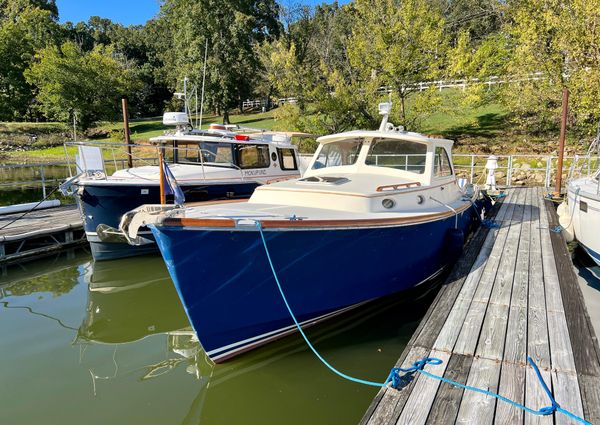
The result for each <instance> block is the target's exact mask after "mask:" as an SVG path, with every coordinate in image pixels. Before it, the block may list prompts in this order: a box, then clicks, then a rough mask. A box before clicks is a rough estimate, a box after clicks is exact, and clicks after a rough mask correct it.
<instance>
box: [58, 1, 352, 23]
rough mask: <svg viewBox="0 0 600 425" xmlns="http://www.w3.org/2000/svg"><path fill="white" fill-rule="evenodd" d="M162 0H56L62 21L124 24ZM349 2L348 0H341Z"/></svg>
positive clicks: (149, 13) (152, 11)
mask: <svg viewBox="0 0 600 425" xmlns="http://www.w3.org/2000/svg"><path fill="white" fill-rule="evenodd" d="M327 1H330V2H331V1H332V0H303V1H294V0H284V1H282V3H283V4H289V3H306V4H312V5H314V4H319V3H323V2H327ZM159 2H160V0H56V4H57V5H58V14H59V18H60V21H61V22H67V21H71V22H74V23H76V22H79V21H87V20H88V19H89V18H90V16H100V17H102V18H108V19H110V20H111V21H113V22H118V23H120V24H123V25H138V24H144V23H145V22H146V21H147V20H148V19H150V18H152V17H154V16H155V15H156V13H157V12H158V9H159ZM339 3H347V0H342V1H339Z"/></svg>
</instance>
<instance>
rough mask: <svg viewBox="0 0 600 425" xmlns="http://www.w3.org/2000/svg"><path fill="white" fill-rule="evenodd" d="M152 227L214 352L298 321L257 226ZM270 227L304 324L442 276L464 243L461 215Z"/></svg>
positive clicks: (249, 343)
mask: <svg viewBox="0 0 600 425" xmlns="http://www.w3.org/2000/svg"><path fill="white" fill-rule="evenodd" d="M472 219H473V209H466V210H464V211H463V212H461V213H460V214H459V216H458V227H459V229H460V230H462V231H464V232H466V231H468V229H469V226H470V224H471V223H472ZM151 229H152V232H153V233H154V236H155V238H156V240H157V241H158V245H159V248H160V250H161V252H162V255H163V257H164V259H165V262H166V264H167V267H168V269H169V272H170V274H171V277H172V279H173V282H174V283H175V286H176V288H177V291H178V293H179V296H180V298H181V300H182V301H183V305H184V307H185V310H186V312H187V315H188V317H189V319H190V322H191V324H192V326H193V328H194V330H195V331H196V333H197V335H198V338H199V340H200V341H201V343H202V346H203V348H204V349H205V351H206V352H207V354H208V355H209V356H210V358H211V359H212V360H213V361H215V362H221V361H224V360H226V359H228V358H230V357H232V356H234V355H237V354H240V353H242V352H244V351H247V350H249V349H252V348H254V347H257V346H259V345H262V344H265V343H267V342H269V341H271V340H274V339H277V338H280V337H282V336H284V335H287V334H288V333H290V332H293V331H294V330H295V326H294V324H293V321H292V318H291V317H290V314H289V312H288V311H287V309H286V307H285V305H284V302H283V300H282V298H281V295H280V294H279V292H278V290H277V286H276V283H275V280H274V277H273V274H272V272H271V269H270V267H269V263H268V261H267V257H266V255H265V249H264V246H263V244H262V241H261V238H260V234H259V232H258V231H257V230H241V231H206V230H201V229H198V230H196V231H189V228H185V227H168V226H161V227H156V226H151ZM185 229H187V230H185ZM264 234H265V238H266V241H267V244H268V248H269V251H270V252H271V256H272V260H273V263H274V266H275V268H276V270H277V273H278V276H279V279H280V281H281V284H282V286H283V289H284V291H285V293H286V297H287V298H288V300H289V302H290V304H291V306H292V309H293V310H294V313H295V314H296V316H297V318H298V319H299V320H300V321H301V322H304V324H309V323H310V322H316V321H318V320H319V319H324V318H327V317H330V316H332V315H334V314H336V313H340V312H343V311H345V310H347V309H349V308H352V307H355V306H358V305H360V304H361V303H364V302H365V301H369V300H374V299H377V298H380V297H383V296H386V295H390V294H393V293H396V292H400V291H403V290H407V289H410V288H414V287H415V286H417V285H419V284H421V283H424V282H426V281H428V280H430V279H432V278H434V277H435V276H437V275H438V274H440V273H441V272H442V270H443V269H444V267H446V266H447V265H448V263H449V262H450V261H451V260H452V259H453V258H455V255H456V253H457V251H458V252H460V248H461V246H460V243H461V242H462V240H461V241H459V243H458V244H457V241H456V239H455V238H453V235H454V234H455V217H454V215H450V216H449V217H447V218H443V219H439V220H435V221H431V222H426V223H421V224H415V225H407V226H394V227H368V228H356V229H344V230H320V231H315V230H310V229H307V230H300V229H299V230H290V231H268V230H265V232H264ZM199 247H207V249H200V248H199Z"/></svg>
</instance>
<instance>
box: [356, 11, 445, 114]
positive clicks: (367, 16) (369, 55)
mask: <svg viewBox="0 0 600 425" xmlns="http://www.w3.org/2000/svg"><path fill="white" fill-rule="evenodd" d="M354 11H355V14H356V17H355V21H354V27H353V32H352V37H351V38H350V40H349V44H348V52H349V59H350V62H351V64H352V66H353V67H354V68H355V69H356V70H357V72H360V74H361V77H362V80H363V81H365V82H366V81H369V80H372V81H376V82H377V84H379V85H380V86H386V87H388V88H389V89H391V90H392V91H393V93H394V95H395V96H397V98H398V99H399V102H400V117H399V118H400V123H401V124H404V125H406V124H411V123H410V122H409V121H408V120H407V118H408V116H407V111H406V100H407V98H408V97H409V95H411V94H413V93H415V94H416V93H418V89H417V88H415V87H414V86H413V83H415V82H418V81H423V80H428V79H433V78H436V77H438V76H440V75H441V70H442V67H443V65H444V60H445V53H446V49H447V40H446V36H445V33H444V18H443V16H442V15H441V13H440V12H439V10H438V9H437V8H433V7H431V5H430V4H429V3H428V2H427V1H426V0H404V1H400V0H357V1H356V3H354ZM416 95H417V96H419V95H418V94H416ZM421 100H422V99H421ZM411 121H413V122H414V118H413V119H412V120H411Z"/></svg>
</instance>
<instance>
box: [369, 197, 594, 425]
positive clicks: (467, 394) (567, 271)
mask: <svg viewBox="0 0 600 425" xmlns="http://www.w3.org/2000/svg"><path fill="white" fill-rule="evenodd" d="M496 220H497V221H498V222H501V223H502V226H501V228H500V229H493V230H487V231H486V233H485V237H484V236H483V233H481V232H478V234H477V235H478V236H477V238H474V240H475V239H476V240H477V242H478V244H477V245H476V249H475V250H474V249H473V247H472V246H468V247H467V249H466V250H465V255H468V256H469V262H465V261H464V258H461V259H460V260H459V264H460V268H461V272H462V274H464V273H467V275H466V276H464V275H462V276H460V277H458V275H454V276H455V277H458V278H457V279H454V280H453V282H455V283H456V282H457V283H458V284H456V285H454V286H447V287H445V288H443V289H442V290H441V291H440V292H439V293H438V296H437V297H436V302H435V303H434V304H433V305H432V307H431V308H430V311H429V312H428V314H427V315H426V316H425V320H424V322H422V323H421V325H420V326H419V330H418V333H417V334H416V335H413V338H412V339H411V341H410V343H409V346H407V347H406V349H405V350H404V352H403V354H402V356H401V357H400V358H401V359H402V358H405V359H408V358H409V357H410V358H414V357H415V354H416V353H417V352H418V353H420V354H423V356H425V355H428V356H435V357H438V358H441V359H443V360H444V363H442V364H441V365H439V366H436V367H429V366H428V367H427V370H431V371H432V372H434V373H436V374H443V376H444V377H446V378H449V379H452V380H456V381H457V382H460V383H466V384H468V385H472V386H474V387H477V388H480V389H485V390H489V391H492V392H497V393H499V394H501V395H503V396H505V397H507V398H509V399H510V400H514V401H515V402H517V403H521V404H525V405H526V406H528V407H531V408H533V409H539V408H541V407H544V406H548V405H549V404H550V400H549V399H548V397H547V395H546V393H545V391H544V390H543V387H542V386H541V384H540V382H539V380H538V378H537V375H536V374H535V372H534V370H533V368H532V367H531V366H530V365H528V364H527V360H526V359H527V356H528V355H529V356H531V357H532V358H533V359H534V360H535V361H536V363H537V365H538V366H539V367H540V371H541V374H542V376H543V378H544V380H545V381H546V383H547V384H548V385H549V387H550V388H551V390H552V392H553V394H554V397H555V399H556V400H557V402H558V403H559V404H560V405H561V406H563V407H564V408H565V409H567V410H569V411H570V412H572V413H573V414H575V415H578V416H585V418H586V419H587V420H589V421H591V422H592V423H600V348H599V347H598V343H597V339H596V335H595V334H594V332H593V329H592V327H591V322H590V320H589V315H588V314H587V310H586V308H585V305H584V303H583V297H582V295H581V291H580V289H579V286H578V284H577V281H576V277H575V275H574V273H573V269H572V263H571V262H570V257H569V255H568V251H567V248H566V244H565V243H564V240H563V238H562V236H561V235H560V233H556V232H552V231H551V230H550V229H551V228H552V227H553V226H556V225H557V218H556V213H555V211H554V209H553V205H552V204H549V203H548V202H544V201H543V192H542V190H541V189H537V188H526V189H511V190H509V192H508V196H507V198H506V199H505V200H504V203H503V204H502V206H501V207H500V208H499V209H498V210H497V213H496ZM555 222H556V224H554V223H555ZM461 262H462V263H461ZM469 263H470V264H471V266H470V267H469ZM456 270H458V266H457V267H456V268H455V271H456ZM438 308H439V311H438ZM417 350H418V351H417ZM407 353H408V354H407ZM404 363H405V364H406V361H405V362H404ZM388 391H389V390H388ZM398 392H399V393H402V394H403V395H398V394H395V395H392V394H387V391H384V392H380V393H382V397H380V398H377V397H376V398H375V399H374V402H373V403H372V405H371V407H370V410H369V411H368V414H367V415H366V417H367V420H369V419H372V418H376V420H377V421H376V422H368V423H382V424H383V423H386V424H387V423H390V424H391V423H397V424H425V423H430V424H453V423H465V424H466V423H469V424H472V423H477V424H512V423H521V424H570V423H573V422H572V420H571V419H569V418H568V417H567V416H565V415H562V414H560V413H556V414H554V415H552V416H537V415H532V414H529V413H525V412H523V411H522V410H521V409H518V408H515V407H513V406H511V405H509V404H506V403H504V402H501V401H498V400H497V399H496V398H494V397H491V396H487V395H485V394H481V393H478V392H474V391H468V390H467V391H465V390H463V389H461V388H457V387H454V386H452V385H449V384H446V383H441V382H439V381H438V380H434V379H431V378H427V377H426V376H424V375H419V377H417V378H416V379H415V380H414V381H413V382H412V383H411V384H410V385H409V386H407V387H406V388H404V389H402V390H400V391H398ZM378 396H379V394H378ZM384 397H391V398H392V403H393V406H392V407H390V406H385V404H386V400H385V399H384ZM380 411H381V412H385V413H384V414H380V413H379V412H380ZM367 420H365V418H363V423H367Z"/></svg>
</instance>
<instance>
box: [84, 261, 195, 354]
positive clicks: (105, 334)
mask: <svg viewBox="0 0 600 425" xmlns="http://www.w3.org/2000/svg"><path fill="white" fill-rule="evenodd" d="M130 266H135V267H130ZM188 326H189V322H188V320H187V317H186V315H185V312H184V311H183V308H182V306H181V303H180V302H179V298H178V296H177V292H176V291H175V289H174V287H173V285H172V284H171V280H170V279H169V276H168V275H167V274H166V271H165V270H164V266H163V265H162V264H161V262H160V261H157V258H156V257H146V258H139V259H137V261H135V263H133V264H132V263H131V261H130V260H119V261H108V262H98V263H94V264H93V268H92V273H91V276H90V279H89V289H88V293H87V304H86V309H85V319H84V321H83V323H82V324H81V326H80V327H79V331H78V332H77V341H78V342H83V341H86V342H99V343H107V344H119V343H127V342H133V341H136V340H139V339H141V338H144V337H146V336H148V335H153V334H158V333H165V332H169V331H175V330H179V329H182V328H185V327H188Z"/></svg>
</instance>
